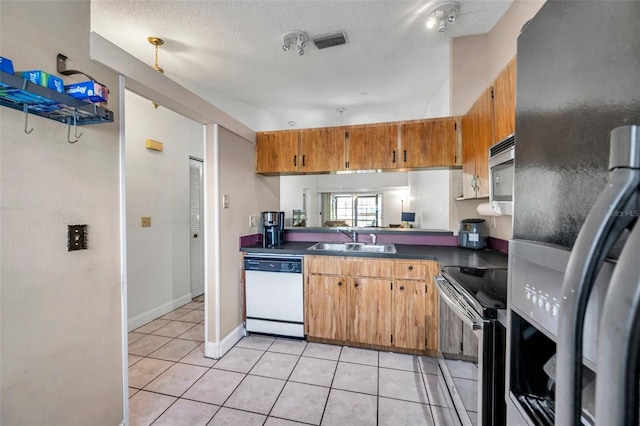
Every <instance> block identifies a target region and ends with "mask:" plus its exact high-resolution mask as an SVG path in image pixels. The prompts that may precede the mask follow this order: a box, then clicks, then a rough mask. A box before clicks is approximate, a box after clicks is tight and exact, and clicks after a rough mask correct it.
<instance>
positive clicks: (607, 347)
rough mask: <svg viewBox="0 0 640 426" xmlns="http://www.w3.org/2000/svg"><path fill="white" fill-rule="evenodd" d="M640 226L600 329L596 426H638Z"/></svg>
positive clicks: (632, 237)
mask: <svg viewBox="0 0 640 426" xmlns="http://www.w3.org/2000/svg"><path fill="white" fill-rule="evenodd" d="M638 253H640V225H638V224H636V225H635V227H634V229H633V231H632V232H631V235H630V236H629V238H628V239H627V242H626V244H625V246H624V249H623V250H622V253H621V254H620V257H619V259H618V264H617V266H616V268H615V271H614V273H613V275H612V277H611V283H610V285H609V291H608V292H607V297H606V299H605V301H604V307H603V310H602V317H601V320H600V326H599V328H598V364H597V368H598V378H597V380H596V424H597V425H605V424H606V425H609V426H623V425H637V424H638V420H639V419H638V409H637V408H638V407H637V403H638V401H637V399H636V398H637V397H638V357H639V356H640V353H639V351H640V268H638Z"/></svg>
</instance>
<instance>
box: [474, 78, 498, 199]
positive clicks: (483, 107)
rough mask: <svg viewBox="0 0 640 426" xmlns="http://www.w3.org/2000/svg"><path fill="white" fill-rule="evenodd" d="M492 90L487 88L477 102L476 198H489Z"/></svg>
mask: <svg viewBox="0 0 640 426" xmlns="http://www.w3.org/2000/svg"><path fill="white" fill-rule="evenodd" d="M492 96H493V88H492V87H489V88H488V89H487V90H485V92H484V93H483V94H482V96H481V97H480V99H479V100H478V101H479V102H478V111H477V112H478V126H477V132H476V138H475V140H474V145H475V147H476V148H475V149H476V155H477V156H476V176H477V178H478V182H477V187H478V192H477V196H478V197H488V196H489V147H490V146H491V145H493V141H494V140H495V137H494V135H493V102H492Z"/></svg>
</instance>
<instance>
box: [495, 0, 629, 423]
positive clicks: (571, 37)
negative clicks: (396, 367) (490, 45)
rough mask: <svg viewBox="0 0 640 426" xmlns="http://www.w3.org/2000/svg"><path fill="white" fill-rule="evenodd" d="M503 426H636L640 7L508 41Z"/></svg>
mask: <svg viewBox="0 0 640 426" xmlns="http://www.w3.org/2000/svg"><path fill="white" fill-rule="evenodd" d="M517 55H518V57H517V80H516V148H515V183H514V185H515V188H514V214H513V224H514V239H513V240H512V241H511V242H510V251H509V295H508V300H509V311H508V312H509V314H508V317H509V318H508V321H509V342H508V358H509V359H508V367H507V394H506V399H507V406H508V424H510V425H517V424H533V425H539V424H540V425H546V424H554V423H555V424H556V425H563V426H564V425H576V424H580V423H581V422H586V423H596V424H599V425H600V424H602V425H607V426H609V425H618V424H619V425H622V424H633V425H637V424H639V416H638V405H639V401H640V399H639V396H638V392H639V391H638V383H639V377H638V369H639V368H638V367H639V362H640V361H639V359H640V358H639V354H638V352H639V351H640V224H639V223H638V222H639V221H638V216H640V203H639V200H640V189H639V188H640V2H638V1H552V0H550V1H548V2H547V3H545V5H544V6H543V7H542V8H541V9H540V11H539V12H538V13H537V14H536V16H535V17H534V18H533V19H532V20H531V21H530V22H529V23H528V24H527V25H526V26H525V27H524V28H523V30H522V33H521V34H520V36H519V38H518V50H517Z"/></svg>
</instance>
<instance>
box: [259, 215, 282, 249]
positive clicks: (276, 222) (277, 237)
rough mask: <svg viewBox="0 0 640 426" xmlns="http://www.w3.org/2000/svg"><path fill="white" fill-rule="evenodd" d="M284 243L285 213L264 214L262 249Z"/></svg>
mask: <svg viewBox="0 0 640 426" xmlns="http://www.w3.org/2000/svg"><path fill="white" fill-rule="evenodd" d="M283 243H284V212H262V247H265V248H266V247H279V246H281V245H282V244H283Z"/></svg>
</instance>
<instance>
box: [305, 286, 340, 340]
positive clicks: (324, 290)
mask: <svg viewBox="0 0 640 426" xmlns="http://www.w3.org/2000/svg"><path fill="white" fill-rule="evenodd" d="M307 279H308V283H307V284H308V285H307V294H306V299H307V327H308V328H307V334H309V335H310V336H316V337H320V338H323V339H336V340H347V297H346V296H347V282H346V279H345V278H343V277H340V276H333V275H309V277H308V278H307Z"/></svg>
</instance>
